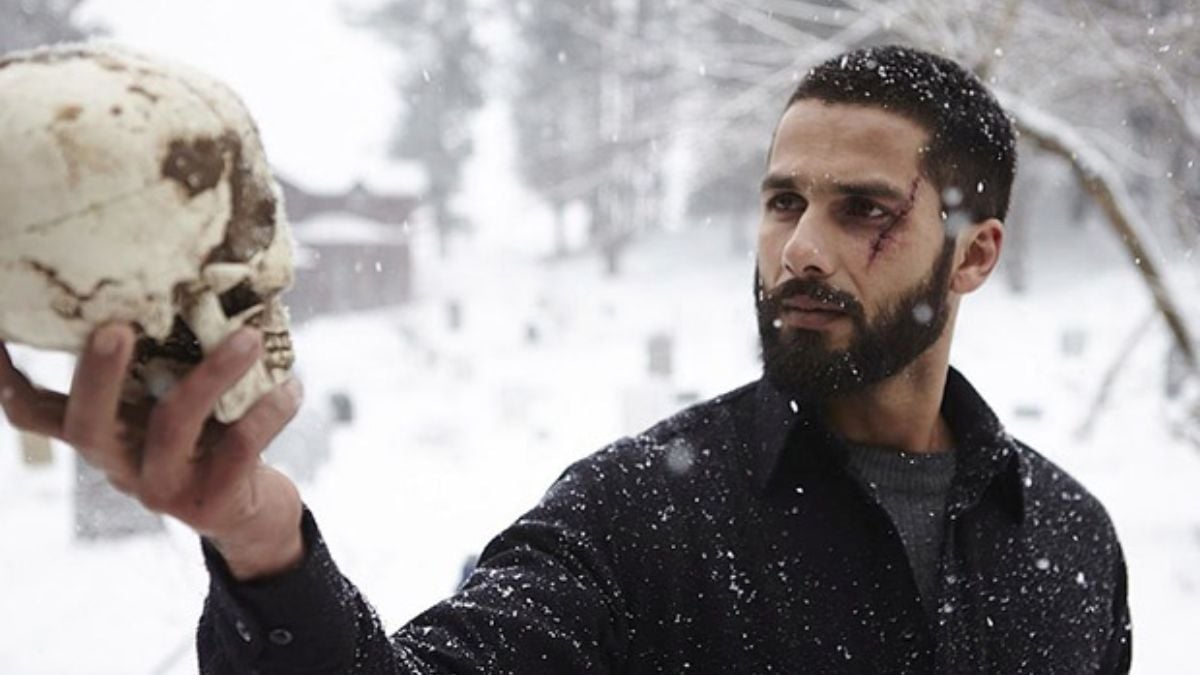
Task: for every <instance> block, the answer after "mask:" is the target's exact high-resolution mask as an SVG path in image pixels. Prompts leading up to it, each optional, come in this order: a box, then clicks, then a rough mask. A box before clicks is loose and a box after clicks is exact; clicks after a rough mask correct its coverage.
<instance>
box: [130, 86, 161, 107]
mask: <svg viewBox="0 0 1200 675" xmlns="http://www.w3.org/2000/svg"><path fill="white" fill-rule="evenodd" d="M125 91H128V92H129V93H131V94H137V95H138V96H141V97H142V98H144V99H146V100H147V101H150V103H158V99H159V98H161V97H160V96H159V95H158V94H155V93H153V92H151V91H150V90H149V89H146V88H145V87H143V86H142V85H140V84H131V85H129V86H128V87H126V88H125Z"/></svg>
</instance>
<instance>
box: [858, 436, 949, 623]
mask: <svg viewBox="0 0 1200 675" xmlns="http://www.w3.org/2000/svg"><path fill="white" fill-rule="evenodd" d="M846 450H847V452H846V464H847V465H848V466H849V468H850V470H851V472H852V473H854V474H855V475H856V476H857V477H858V478H859V480H860V481H861V482H862V483H863V485H864V486H866V487H867V488H868V489H869V490H870V491H871V492H872V493H873V494H874V495H875V498H876V499H878V500H879V503H880V504H882V505H883V508H884V509H885V510H886V511H887V512H888V515H889V516H891V518H892V523H893V524H894V525H895V526H896V530H897V531H899V533H900V538H901V539H902V540H903V541H904V548H905V549H906V550H907V551H908V561H909V565H910V566H911V567H912V571H913V576H914V577H915V579H916V582H917V588H918V589H920V591H921V600H922V602H923V603H924V605H925V611H926V612H927V613H929V615H930V616H933V614H934V609H935V608H934V607H933V603H934V599H935V598H936V597H937V588H936V581H937V574H938V569H937V566H938V559H939V558H940V555H941V548H942V540H943V535H944V533H945V522H944V520H945V519H944V516H945V512H946V494H947V492H949V490H950V481H951V480H953V479H954V466H955V454H954V452H953V451H952V450H951V451H945V452H936V453H930V454H920V455H916V454H910V453H906V452H900V451H898V450H894V449H892V448H880V447H872V446H864V445H857V444H854V443H846Z"/></svg>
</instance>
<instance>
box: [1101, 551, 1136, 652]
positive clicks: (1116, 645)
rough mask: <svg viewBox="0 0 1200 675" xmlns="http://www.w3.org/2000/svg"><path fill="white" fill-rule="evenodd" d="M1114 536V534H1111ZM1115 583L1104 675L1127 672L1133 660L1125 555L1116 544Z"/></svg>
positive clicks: (1131, 624)
mask: <svg viewBox="0 0 1200 675" xmlns="http://www.w3.org/2000/svg"><path fill="white" fill-rule="evenodd" d="M1113 536H1114V538H1115V536H1116V535H1115V534H1114V535H1113ZM1116 567H1117V569H1116V573H1117V585H1116V589H1115V591H1114V594H1113V627H1112V633H1111V635H1110V637H1109V640H1108V646H1107V647H1106V649H1105V650H1104V664H1103V667H1102V668H1101V672H1102V673H1104V674H1105V675H1109V674H1110V673H1111V674H1113V675H1117V674H1123V673H1128V672H1129V669H1130V667H1131V664H1132V661H1133V621H1132V619H1131V618H1130V616H1129V575H1128V572H1127V570H1126V567H1125V556H1124V554H1123V553H1121V550H1120V544H1118V545H1117V564H1116Z"/></svg>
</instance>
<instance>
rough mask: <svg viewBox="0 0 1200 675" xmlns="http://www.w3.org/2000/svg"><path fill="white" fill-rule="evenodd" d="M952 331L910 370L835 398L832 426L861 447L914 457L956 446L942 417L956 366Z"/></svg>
mask: <svg viewBox="0 0 1200 675" xmlns="http://www.w3.org/2000/svg"><path fill="white" fill-rule="evenodd" d="M950 333H951V331H950V330H949V327H947V330H946V331H945V333H943V335H942V337H941V339H939V340H938V341H937V342H936V343H934V344H933V345H932V346H931V347H930V348H929V349H928V350H927V351H926V352H925V353H924V354H922V355H921V356H919V357H918V358H917V359H916V360H914V361H913V362H912V363H910V364H909V365H908V366H907V367H906V368H905V369H904V370H902V371H900V372H899V373H896V374H895V375H893V376H891V377H889V378H888V379H886V380H884V381H882V382H879V383H877V384H874V385H871V386H869V387H866V388H864V389H861V390H859V391H856V392H853V393H850V394H846V395H843V396H839V397H836V398H833V399H830V400H829V401H828V402H827V403H826V406H825V419H826V423H827V424H828V425H829V427H830V428H831V429H832V430H833V431H835V432H837V433H838V434H840V435H841V436H842V437H843V438H845V439H846V440H849V441H851V442H853V443H858V444H860V445H872V446H880V447H888V448H896V449H898V450H903V451H905V452H911V453H930V452H938V451H942V450H947V449H949V448H951V447H952V446H953V444H954V439H953V437H952V435H951V433H950V428H949V426H948V425H947V424H946V421H945V420H944V419H942V416H941V408H942V394H943V391H944V390H945V387H946V375H947V372H948V370H949V366H950Z"/></svg>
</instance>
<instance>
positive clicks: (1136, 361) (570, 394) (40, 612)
mask: <svg viewBox="0 0 1200 675" xmlns="http://www.w3.org/2000/svg"><path fill="white" fill-rule="evenodd" d="M1097 255H1098V254H1097V253H1096V252H1094V251H1093V252H1087V251H1085V252H1075V253H1074V254H1071V253H1070V252H1066V253H1064V252H1055V251H1046V252H1044V256H1039V258H1041V257H1045V258H1048V259H1053V260H1055V261H1057V262H1059V263H1064V260H1065V263H1064V264H1066V265H1070V266H1074V265H1076V264H1079V265H1083V264H1085V263H1086V262H1087V261H1088V260H1091V261H1093V262H1095V260H1096V258H1097ZM1102 257H1103V256H1101V258H1102ZM1113 257H1115V256H1112V255H1111V254H1110V255H1109V258H1110V260H1109V261H1108V262H1107V263H1104V262H1103V261H1101V263H1100V264H1096V265H1094V266H1093V269H1092V270H1091V271H1090V272H1089V273H1088V274H1087V275H1082V274H1080V275H1078V276H1077V277H1075V278H1071V275H1069V274H1065V272H1064V273H1061V274H1057V275H1056V276H1054V277H1052V278H1049V279H1043V280H1042V281H1040V282H1036V283H1035V284H1034V288H1033V290H1032V293H1031V295H1027V296H1024V297H1017V296H1014V295H1012V294H1010V293H1009V292H1008V291H1007V290H1006V289H1005V287H1004V285H1003V284H1002V283H993V284H991V285H990V286H989V287H988V288H987V289H986V290H985V291H983V292H981V293H979V294H978V295H977V296H976V297H973V298H970V299H969V300H968V302H967V303H966V304H965V309H964V313H963V315H962V317H961V319H960V324H959V330H958V336H957V343H956V348H955V358H954V360H955V362H956V363H957V365H958V366H959V367H960V368H962V369H963V370H964V371H965V372H966V373H967V374H968V376H969V377H971V378H972V379H973V380H974V381H975V383H976V384H977V385H978V387H979V388H980V389H981V390H982V392H983V393H984V395H985V396H987V397H988V398H989V400H990V401H991V402H992V403H993V405H994V407H995V408H996V409H997V411H998V412H999V413H1000V414H1001V416H1002V417H1004V418H1005V419H1006V420H1007V421H1008V423H1009V425H1010V427H1011V430H1012V431H1013V433H1014V434H1016V435H1017V436H1019V437H1022V438H1023V439H1025V440H1027V441H1029V442H1031V443H1033V444H1034V445H1035V446H1037V447H1039V448H1040V449H1042V450H1043V451H1044V452H1045V453H1046V454H1048V455H1050V456H1051V457H1052V458H1054V459H1055V460H1057V461H1059V462H1060V463H1061V464H1063V465H1064V466H1065V467H1067V468H1068V469H1069V470H1071V471H1072V472H1073V473H1075V474H1076V475H1077V476H1078V477H1080V478H1081V479H1082V480H1083V481H1084V483H1085V484H1086V485H1088V486H1089V487H1090V488H1091V489H1092V490H1093V491H1094V492H1095V493H1096V494H1098V495H1099V496H1100V498H1101V499H1102V500H1103V501H1104V502H1105V503H1106V504H1107V505H1108V507H1109V509H1110V511H1111V512H1112V515H1113V517H1114V519H1115V520H1116V523H1117V527H1118V530H1119V532H1120V534H1121V536H1122V539H1123V541H1124V544H1125V547H1126V550H1127V554H1128V558H1129V565H1130V571H1131V580H1132V581H1131V601H1132V605H1133V611H1134V618H1135V623H1136V633H1135V634H1136V652H1135V653H1136V655H1137V657H1136V663H1137V668H1136V670H1137V672H1141V673H1173V672H1187V670H1188V667H1189V666H1188V664H1190V663H1192V662H1193V660H1192V658H1191V657H1192V655H1193V650H1192V647H1191V646H1190V643H1189V638H1190V637H1191V636H1193V635H1195V631H1196V629H1197V628H1198V627H1200V500H1197V499H1196V498H1195V486H1196V485H1198V484H1200V453H1198V452H1197V451H1196V449H1195V448H1193V447H1191V446H1188V445H1186V444H1184V443H1182V442H1180V441H1178V440H1176V439H1174V438H1173V437H1172V436H1171V434H1170V433H1169V431H1168V425H1167V424H1166V417H1165V406H1164V403H1163V400H1162V396H1161V395H1160V391H1161V380H1162V376H1163V368H1162V358H1161V357H1162V354H1163V350H1164V346H1165V339H1166V338H1165V332H1164V331H1163V330H1162V329H1161V328H1160V327H1158V326H1157V325H1156V326H1155V327H1153V328H1152V329H1151V330H1150V332H1149V333H1148V334H1147V335H1146V337H1145V338H1144V339H1143V341H1142V342H1141V344H1140V346H1139V348H1138V350H1137V351H1136V352H1135V353H1134V355H1133V357H1132V358H1131V360H1130V361H1129V362H1128V363H1127V364H1126V366H1125V368H1124V369H1123V370H1122V372H1121V376H1120V377H1119V378H1118V380H1117V381H1116V383H1115V385H1114V388H1113V391H1112V396H1111V399H1110V401H1109V403H1108V405H1107V407H1106V408H1104V411H1103V413H1102V414H1101V415H1100V416H1099V417H1098V422H1097V423H1096V425H1095V427H1094V428H1093V429H1092V431H1091V433H1090V434H1089V435H1087V436H1083V437H1081V436H1080V435H1078V434H1077V428H1078V427H1079V425H1080V423H1081V422H1082V420H1084V419H1085V418H1086V417H1087V411H1088V410H1089V408H1090V406H1091V402H1092V398H1093V396H1094V393H1095V391H1096V388H1097V385H1098V382H1099V381H1100V378H1101V377H1102V375H1103V372H1104V370H1105V368H1106V367H1107V365H1108V363H1109V362H1110V360H1111V359H1112V357H1113V356H1114V354H1116V353H1117V351H1118V350H1119V348H1120V345H1121V343H1122V342H1123V340H1124V339H1125V337H1126V335H1127V334H1128V333H1129V331H1131V330H1132V329H1133V328H1135V327H1136V325H1137V324H1138V322H1139V321H1140V320H1141V319H1142V317H1143V316H1144V315H1145V312H1146V311H1147V309H1148V307H1149V302H1148V300H1147V297H1146V294H1145V293H1144V291H1143V290H1142V289H1141V288H1140V287H1139V286H1138V285H1137V283H1136V280H1135V278H1134V277H1133V275H1132V274H1131V273H1129V272H1128V271H1126V270H1124V269H1123V268H1121V267H1119V266H1115V265H1114V264H1113V262H1112V260H1111V258H1113ZM1075 258H1082V259H1083V260H1075ZM417 262H418V265H417V269H418V270H419V283H418V294H419V299H418V301H417V302H416V303H414V304H413V305H412V306H409V307H405V308H397V309H390V310H381V311H378V312H373V313H364V314H359V315H352V316H345V317H338V318H336V319H328V320H320V321H317V322H315V323H312V324H309V325H306V326H304V327H303V328H301V329H300V330H299V332H298V335H297V351H298V355H299V363H298V367H299V368H300V370H301V372H302V373H303V375H304V378H305V380H306V381H307V383H308V388H309V392H310V397H309V400H308V402H307V403H308V404H309V405H320V404H322V403H323V402H324V400H325V396H326V394H327V393H328V392H331V391H337V390H344V391H347V392H350V393H351V394H352V396H353V400H354V402H355V408H356V410H355V412H356V416H355V420H354V421H353V422H352V423H351V424H348V425H344V426H341V427H337V428H336V429H335V431H334V433H333V438H332V440H333V454H332V458H331V460H330V461H329V462H328V463H327V464H326V465H324V466H323V467H322V468H321V469H320V470H319V472H318V474H317V476H316V478H315V480H314V481H312V482H310V483H306V484H304V485H303V492H304V495H305V498H306V500H307V501H308V503H309V504H310V505H311V506H312V508H313V509H314V510H315V512H316V513H317V515H318V518H319V521H320V522H321V524H322V527H323V529H324V531H325V534H326V536H327V538H328V539H329V542H330V544H331V546H332V549H333V551H334V553H335V556H336V557H337V559H338V561H339V562H340V563H341V565H342V566H343V568H344V570H345V571H346V572H347V574H348V575H349V576H350V577H351V578H352V579H354V580H355V581H356V582H357V583H358V584H359V585H360V586H361V587H362V588H363V589H364V591H365V592H366V593H367V595H368V597H369V598H370V599H371V600H372V601H373V602H374V603H375V604H376V605H377V607H378V608H379V610H380V612H381V614H382V616H383V617H384V620H385V622H386V623H387V624H388V625H389V627H391V628H395V627H397V626H398V625H400V624H401V623H402V622H404V621H405V620H407V619H408V618H410V617H411V616H413V615H414V614H416V613H417V612H419V611H420V610H421V609H423V608H424V607H425V606H427V605H429V604H430V603H432V602H434V601H436V600H438V599H439V598H441V597H443V596H444V595H445V594H447V593H448V592H450V590H451V589H452V588H453V586H454V584H455V583H456V581H457V580H458V575H459V573H460V569H461V566H462V563H463V560H464V559H465V558H466V557H467V556H468V555H470V554H472V553H475V552H478V551H479V550H480V548H481V547H482V546H483V545H484V544H485V543H486V541H487V539H488V538H489V537H490V536H491V535H492V534H494V533H495V532H496V531H498V530H499V529H500V528H501V527H503V526H504V525H505V524H507V523H508V522H510V521H511V520H512V519H514V518H515V517H516V516H518V515H519V514H520V513H521V512H522V511H523V510H524V509H526V508H528V507H529V506H531V505H532V504H533V503H534V502H535V501H536V500H537V499H538V498H539V497H540V495H541V494H542V492H543V491H544V490H545V488H546V487H547V486H548V485H549V484H550V482H551V481H552V480H553V479H554V478H555V477H556V475H557V474H558V472H559V471H561V470H562V469H563V468H564V467H565V466H566V465H567V464H568V463H569V462H570V461H571V460H573V459H575V458H577V457H579V456H581V455H583V454H585V453H588V452H590V451H592V450H594V449H596V448H598V447H599V446H601V445H602V444H604V443H606V442H608V441H609V440H611V439H613V438H614V437H616V436H617V435H619V434H622V433H627V432H631V431H636V430H637V429H636V428H634V427H633V426H631V425H636V424H637V423H638V422H637V421H632V420H629V419H628V417H627V415H626V414H625V412H624V410H625V408H626V407H627V405H626V403H627V402H628V401H631V400H632V401H637V402H639V405H642V406H644V405H647V403H646V402H647V401H654V400H660V401H670V400H671V399H672V398H675V397H678V396H679V395H682V396H683V397H684V398H686V397H688V396H705V397H707V396H710V395H713V394H716V393H719V392H721V391H723V390H726V389H729V388H732V387H734V386H737V385H738V384H740V383H741V382H743V381H745V380H747V379H750V378H753V377H754V376H755V373H756V369H757V360H756V350H755V338H754V333H753V321H752V311H751V303H750V297H749V296H750V293H749V286H750V283H749V279H750V269H751V264H752V262H751V260H750V258H749V255H748V253H747V252H740V253H731V252H730V246H729V236H728V233H727V232H726V231H724V230H716V229H704V228H702V229H699V230H696V231H691V232H686V233H681V234H673V235H663V236H661V237H659V238H657V239H655V240H653V241H651V242H649V243H647V244H646V245H645V246H643V247H641V248H639V249H637V250H636V251H635V252H634V254H633V255H632V256H631V257H630V258H629V261H628V267H627V271H626V274H625V275H624V276H623V277H621V278H619V279H616V280H607V279H605V278H603V277H602V276H601V274H600V272H599V267H600V266H599V264H598V262H597V261H596V260H595V259H592V258H579V259H575V260H572V261H567V262H559V263H553V264H546V263H544V262H539V261H537V260H534V259H531V258H529V257H528V256H527V255H526V254H524V253H520V252H515V251H513V250H509V249H505V248H504V247H503V246H498V245H495V244H494V243H492V244H487V245H485V244H472V243H469V242H464V243H462V244H461V245H460V247H459V254H458V255H457V256H456V257H455V258H453V259H452V260H449V261H441V260H438V259H436V258H435V257H434V256H433V254H432V253H431V252H430V251H429V250H428V247H426V246H418V247H417ZM1037 269H1039V270H1041V269H1046V270H1051V269H1056V268H1052V267H1050V266H1049V265H1046V266H1041V267H1038V268H1037ZM1075 269H1080V267H1076V268H1075ZM365 273H369V272H365ZM996 281H997V282H998V280H996ZM1178 283H1179V284H1180V285H1184V284H1186V283H1187V277H1185V276H1180V277H1179V278H1178ZM1190 283H1192V284H1194V283H1195V280H1194V278H1193V279H1192V280H1191V282H1190ZM1181 290H1184V289H1181ZM1189 290H1191V289H1189ZM450 297H453V298H456V299H457V300H458V301H459V302H460V303H461V304H462V308H463V313H462V315H463V326H462V329H461V331H459V332H451V331H450V330H449V328H448V321H447V320H446V314H447V313H446V302H447V299H448V298H450ZM1193 297H1194V296H1193ZM531 326H532V327H534V328H533V329H532V331H531V328H530V327H531ZM531 332H533V333H536V339H535V340H531V338H530V333H531ZM663 333H665V334H669V335H671V336H672V338H673V341H674V344H675V347H676V350H675V366H676V375H675V376H674V377H673V378H672V379H671V380H670V381H669V382H668V383H662V382H659V383H655V382H654V381H652V380H651V379H650V378H649V377H647V376H646V375H645V374H644V373H645V371H646V359H647V355H646V343H647V340H648V339H649V338H650V337H651V336H652V335H656V334H663ZM1068 334H1073V335H1082V336H1083V338H1082V347H1081V349H1080V351H1079V353H1078V354H1076V355H1074V356H1069V355H1064V354H1063V353H1062V352H1063V350H1062V348H1061V345H1062V343H1063V341H1064V335H1068ZM1067 339H1068V341H1069V340H1071V339H1073V340H1076V341H1077V342H1078V340H1079V338H1078V337H1075V338H1067ZM18 358H19V359H20V360H21V363H23V364H24V365H26V366H27V367H29V368H30V369H31V370H32V371H33V372H34V373H35V375H36V376H37V377H39V378H40V379H41V380H42V381H43V382H46V383H51V384H58V385H59V386H63V385H65V379H66V377H67V375H68V369H69V365H70V364H69V362H68V361H67V360H66V359H64V358H62V357H59V356H54V355H45V354H36V353H31V352H28V351H25V350H20V351H19V355H18ZM643 412H645V411H643ZM662 412H667V411H666V410H663V411H662ZM14 440H15V439H14V437H13V434H12V433H11V430H10V429H8V428H7V427H0V532H3V533H4V534H5V536H6V539H7V542H8V543H7V545H6V546H5V547H4V553H3V554H0V597H4V598H5V602H4V603H2V604H0V626H2V627H3V628H4V630H2V631H0V672H4V673H20V674H29V675H34V674H41V673H45V674H50V673H81V672H86V673H114V674H116V673H122V674H124V673H191V672H194V671H195V659H194V656H193V655H192V652H191V642H190V641H191V634H192V631H193V629H194V622H195V619H196V616H197V613H198V612H199V608H200V603H201V600H202V597H203V594H204V592H205V574H204V571H203V569H202V568H201V566H200V557H199V552H198V550H197V545H196V541H195V539H194V537H193V536H192V535H190V534H189V533H188V532H187V531H186V530H184V529H183V528H181V527H179V526H176V525H170V526H168V529H167V530H166V532H165V533H164V534H161V535H149V536H142V537H138V538H134V539H130V540H126V541H121V542H114V543H102V544H96V543H81V542H78V541H75V540H74V539H73V538H72V520H71V511H70V509H71V503H72V502H71V498H72V496H71V486H72V480H73V473H72V468H71V462H70V455H69V453H68V452H67V450H66V449H65V448H57V452H56V456H55V463H54V465H53V466H51V467H49V468H47V469H40V470H33V469H30V468H28V467H25V466H23V465H21V464H20V463H19V462H18V459H17V452H16V448H15V443H14Z"/></svg>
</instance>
